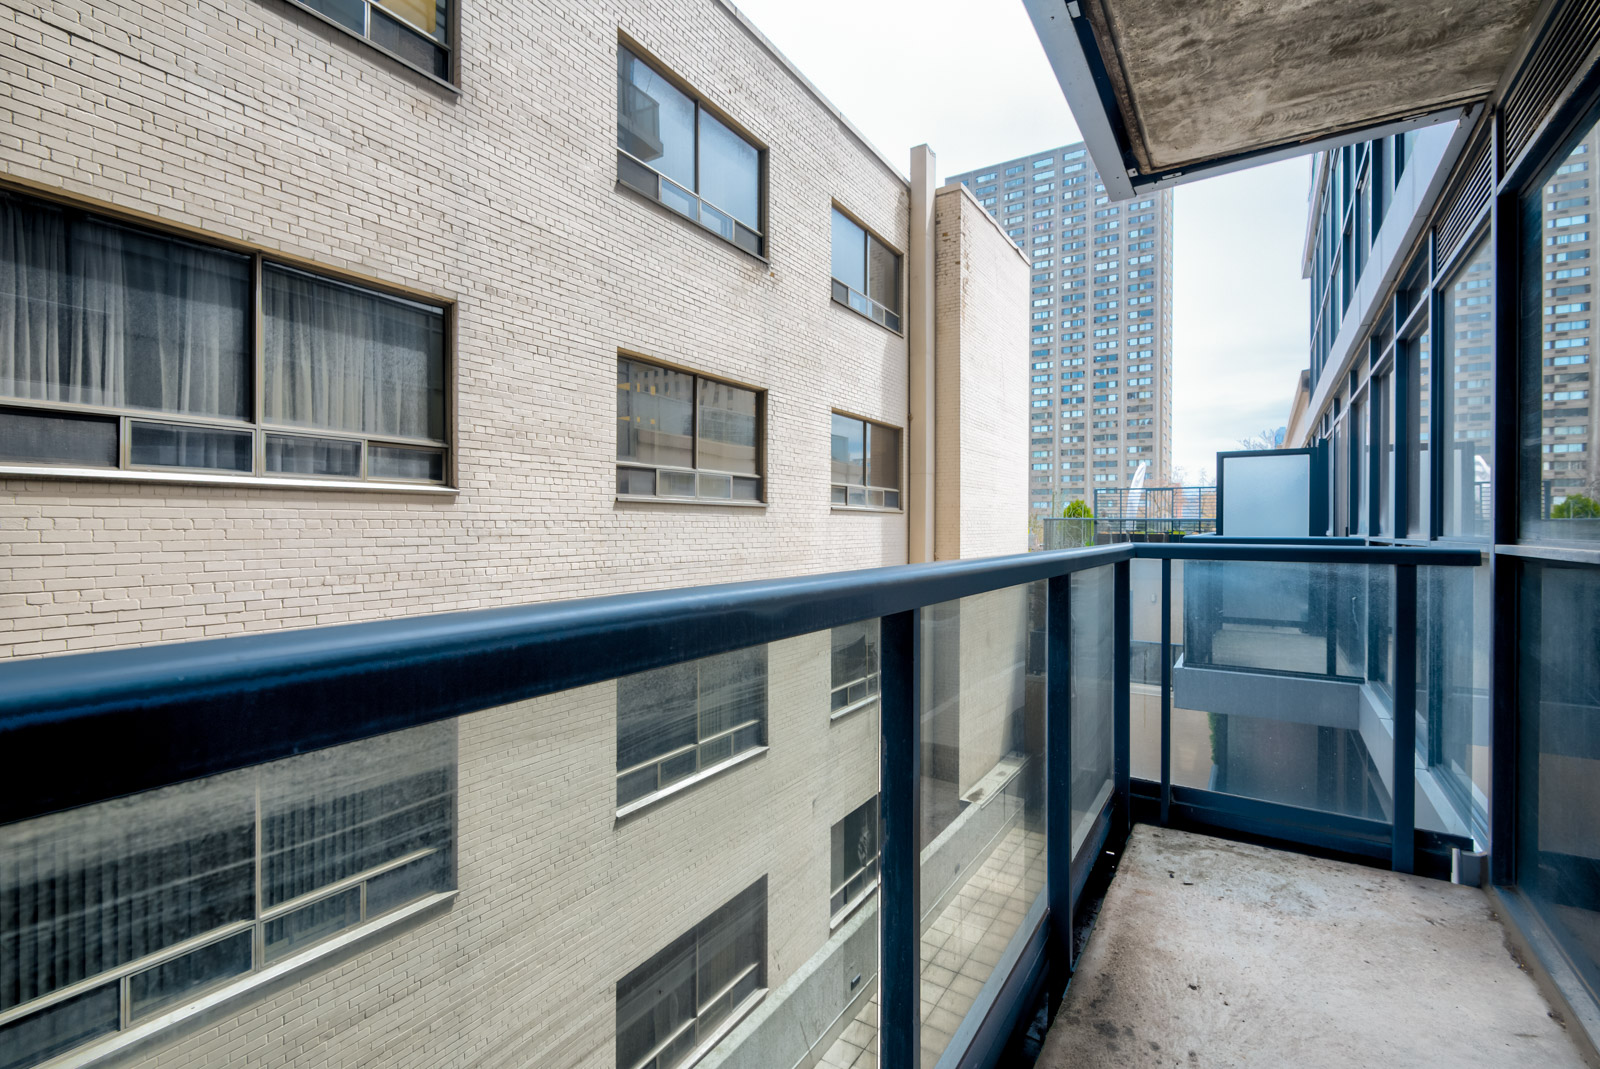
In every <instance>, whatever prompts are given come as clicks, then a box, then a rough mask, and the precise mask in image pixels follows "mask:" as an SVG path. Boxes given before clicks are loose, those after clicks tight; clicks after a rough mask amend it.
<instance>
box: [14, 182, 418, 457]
mask: <svg viewBox="0 0 1600 1069" xmlns="http://www.w3.org/2000/svg"><path fill="white" fill-rule="evenodd" d="M0 240H3V241H4V243H5V246H4V247H5V252H4V253H0V278H5V279H6V280H7V285H6V288H5V290H4V292H0V320H4V321H8V322H11V323H14V324H19V325H26V329H23V330H20V331H19V332H8V333H10V334H11V337H10V338H8V341H9V342H10V343H11V344H10V345H9V346H8V347H7V350H6V351H5V352H4V353H3V354H0V463H13V464H26V465H56V466H69V467H74V468H108V469H122V470H132V471H146V472H171V471H174V470H176V469H187V470H190V471H204V472H208V473H212V474H233V475H242V476H253V475H268V476H313V477H333V478H339V479H345V480H360V479H372V480H383V481H386V482H404V481H410V482H430V483H442V482H443V481H444V480H445V476H446V471H447V464H446V452H447V449H446V438H445V435H446V428H445V355H444V354H445V314H444V309H443V308H441V307H438V306H436V305H428V304H421V303H418V302H416V301H410V300H403V299H401V298H397V297H391V296H388V295H386V294H381V293H377V292H375V291H373V290H370V289H364V288H361V287H357V286H351V285H347V284H345V283H343V282H338V281H335V280H333V279H331V278H325V277H323V276H320V275H315V274H311V273H309V272H306V271H302V270H299V269H296V268H289V267H284V266H280V265H278V264H274V263H272V262H270V261H265V262H263V261H260V260H257V259H253V258H252V257H249V256H244V255H240V254H237V253H234V252H230V251H226V250H223V249H217V248H212V247H209V246H204V245H198V244H194V243H192V242H189V241H181V240H177V239H174V238H169V237H166V236H164V235H161V234H156V233H153V232H150V231H146V230H142V229H136V228H132V227H125V226H122V225H121V224H119V223H115V222H111V221H108V220H105V219H100V218H98V217H95V216H92V215H85V214H83V213H81V212H77V211H71V210H67V209H63V208H58V207H55V206H53V205H48V204H44V203H42V202H38V201H34V200H31V199H26V198H21V197H13V196H10V195H6V194H0ZM258 284H259V286H260V287H261V292H262V298H263V301H262V310H261V311H262V315H261V322H262V324H263V329H261V330H257V329H256V327H255V323H256V317H255V316H254V315H253V313H252V308H251V295H252V292H253V291H254V289H255V288H256V286H257V285H258ZM257 369H259V370H260V375H261V381H262V383H263V386H264V389H263V390H262V391H261V394H260V396H259V397H257V396H256V390H255V388H254V383H255V381H256V374H257Z"/></svg>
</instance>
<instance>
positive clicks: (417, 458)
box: [367, 445, 444, 483]
mask: <svg viewBox="0 0 1600 1069" xmlns="http://www.w3.org/2000/svg"><path fill="white" fill-rule="evenodd" d="M367 475H368V477H370V478H373V479H407V480H415V481H426V482H434V483H441V482H444V454H443V453H442V452H440V451H439V450H437V449H405V448H402V447H400V446H387V445H371V446H368V447H367Z"/></svg>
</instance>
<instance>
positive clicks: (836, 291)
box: [833, 208, 900, 330]
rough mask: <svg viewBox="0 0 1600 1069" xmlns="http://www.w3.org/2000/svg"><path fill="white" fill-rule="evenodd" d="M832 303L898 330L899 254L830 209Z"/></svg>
mask: <svg viewBox="0 0 1600 1069" xmlns="http://www.w3.org/2000/svg"><path fill="white" fill-rule="evenodd" d="M833 299H834V300H835V301H837V302H839V303H840V304H842V305H844V306H846V307H847V308H853V309H855V310H856V311H857V312H860V313H861V314H862V315H864V316H866V317H867V318H868V319H871V320H873V321H874V322H876V323H880V324H882V325H883V326H885V327H888V328H889V329H890V330H899V329H900V254H899V253H897V252H895V251H894V250H893V249H891V248H889V246H887V245H885V244H884V243H883V242H881V241H879V240H878V238H877V237H876V236H875V235H873V234H871V233H869V232H868V231H866V230H864V229H862V228H861V226H860V225H859V224H858V223H856V222H855V220H853V219H851V218H850V217H849V216H847V215H845V214H844V213H843V212H841V211H840V210H839V209H838V208H835V209H833Z"/></svg>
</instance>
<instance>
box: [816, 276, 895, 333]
mask: <svg viewBox="0 0 1600 1069" xmlns="http://www.w3.org/2000/svg"><path fill="white" fill-rule="evenodd" d="M840 284H841V285H843V283H840ZM828 303H829V304H831V305H833V306H834V307H835V308H843V309H844V310H845V311H846V312H849V313H850V314H851V315H853V316H856V317H858V318H860V319H865V320H866V321H867V322H868V323H871V324H872V325H873V326H875V327H877V328H878V329H879V330H882V331H886V332H888V333H890V334H893V335H894V336H895V337H897V338H904V337H905V336H906V332H905V331H904V330H903V329H902V330H895V329H894V328H893V327H891V326H888V325H886V324H883V323H880V322H878V321H877V320H876V319H873V318H872V317H871V316H869V315H867V313H865V312H863V311H862V310H861V309H859V308H853V307H851V306H850V305H848V304H846V303H844V302H843V301H841V300H839V298H837V297H835V296H833V295H832V294H830V295H829V296H828ZM900 318H901V319H902V320H903V319H904V318H905V317H904V316H901V317H900Z"/></svg>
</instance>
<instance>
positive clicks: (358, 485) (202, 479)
mask: <svg viewBox="0 0 1600 1069" xmlns="http://www.w3.org/2000/svg"><path fill="white" fill-rule="evenodd" d="M0 478H5V479H71V480H77V481H87V482H113V483H164V484H168V485H175V486H229V487H243V488H246V489H252V490H271V489H287V490H358V491H362V492H364V493H383V494H445V495H455V494H459V493H460V492H461V491H460V490H458V489H457V488H455V487H453V486H440V485H437V484H435V483H386V482H376V481H366V480H361V479H308V478H294V477H292V476H286V477H279V476H274V475H225V474H221V473H218V474H214V475H213V474H209V473H206V472H198V471H170V472H169V471H128V470H125V469H112V468H67V467H52V466H48V465H29V464H0Z"/></svg>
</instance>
